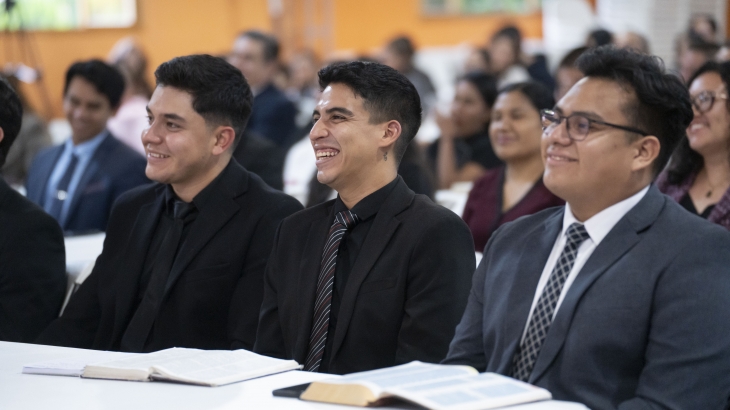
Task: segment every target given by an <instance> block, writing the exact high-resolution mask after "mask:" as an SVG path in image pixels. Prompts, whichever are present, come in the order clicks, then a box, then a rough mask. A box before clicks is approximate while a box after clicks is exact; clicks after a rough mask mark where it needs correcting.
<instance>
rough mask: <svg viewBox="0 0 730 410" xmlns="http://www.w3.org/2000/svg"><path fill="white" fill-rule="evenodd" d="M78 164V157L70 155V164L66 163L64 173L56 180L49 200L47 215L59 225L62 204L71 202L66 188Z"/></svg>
mask: <svg viewBox="0 0 730 410" xmlns="http://www.w3.org/2000/svg"><path fill="white" fill-rule="evenodd" d="M78 162H79V157H77V156H76V155H74V154H71V162H69V163H68V166H67V167H66V172H65V173H64V174H63V176H62V177H61V179H60V180H58V185H56V192H54V194H53V197H52V198H51V206H50V208H49V209H48V214H49V215H51V216H52V217H54V218H55V219H56V220H57V221H58V223H59V224H61V225H62V223H61V212H62V211H63V203H64V202H66V200H69V201H70V200H71V198H70V197H69V195H68V186H69V184H71V179H72V178H73V176H74V171H76V165H77V164H78Z"/></svg>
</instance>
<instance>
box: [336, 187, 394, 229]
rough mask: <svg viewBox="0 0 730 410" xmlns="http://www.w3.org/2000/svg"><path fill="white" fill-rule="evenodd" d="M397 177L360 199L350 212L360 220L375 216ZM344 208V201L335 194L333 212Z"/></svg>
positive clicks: (345, 208)
mask: <svg viewBox="0 0 730 410" xmlns="http://www.w3.org/2000/svg"><path fill="white" fill-rule="evenodd" d="M398 179H399V177H396V178H395V179H393V180H392V181H390V182H389V183H388V184H387V185H385V186H384V187H382V188H380V189H378V190H377V191H375V192H373V193H372V194H370V195H368V196H366V197H365V198H363V199H361V200H360V202H358V203H357V204H355V206H353V207H352V209H351V211H352V213H354V214H355V215H357V217H358V218H359V219H360V221H364V220H366V219H369V218H371V217H373V216H375V214H377V213H378V210H380V207H381V206H382V205H383V202H385V199H386V198H387V197H388V195H390V191H392V190H393V188H394V187H395V185H396V184H397V183H398ZM346 210H347V206H345V203H344V202H342V199H340V196H339V195H337V199H336V200H335V213H338V212H341V211H346Z"/></svg>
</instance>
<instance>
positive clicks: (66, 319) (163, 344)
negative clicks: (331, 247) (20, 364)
mask: <svg viewBox="0 0 730 410" xmlns="http://www.w3.org/2000/svg"><path fill="white" fill-rule="evenodd" d="M219 182H220V184H218V185H217V186H216V191H217V192H216V195H217V196H218V197H219V201H218V202H217V204H216V205H217V206H216V207H213V208H210V207H209V208H204V209H200V210H199V211H200V213H199V214H198V216H197V218H196V219H195V221H194V222H193V223H192V225H191V226H190V231H189V233H188V235H187V240H186V241H185V242H184V243H183V245H182V248H181V249H180V251H179V252H178V257H177V258H176V260H175V263H174V265H173V267H172V270H171V272H170V279H169V280H168V284H167V287H166V289H165V296H164V301H163V302H162V305H161V307H160V310H159V312H158V314H157V316H156V319H155V323H154V326H153V328H152V331H151V333H150V334H151V340H153V341H154V342H153V345H152V346H149V349H148V350H159V349H164V348H168V347H174V346H179V347H191V348H201V349H229V348H230V347H231V343H232V341H233V340H234V339H235V340H238V341H239V343H240V346H241V347H244V348H248V349H251V348H252V347H253V342H254V338H255V334H256V325H257V323H258V311H259V307H260V306H261V298H262V289H263V273H264V268H265V265H266V259H267V257H268V255H269V253H270V251H271V245H272V243H273V238H274V233H275V231H276V227H277V226H278V224H279V222H280V221H281V220H282V219H283V218H284V217H286V216H288V215H290V214H292V213H293V212H296V211H297V210H299V209H301V205H300V204H299V202H297V201H296V200H295V199H293V198H291V197H289V196H287V195H285V194H283V193H281V192H278V191H275V190H274V189H272V188H270V187H268V186H267V185H266V184H264V182H263V181H261V179H260V178H259V177H257V176H256V175H253V174H251V173H249V172H248V171H246V170H245V169H244V168H242V167H241V166H240V165H238V163H237V162H235V160H231V162H230V164H229V165H228V167H227V168H226V169H225V170H224V171H223V173H222V175H221V180H220V181H219ZM164 190H165V186H164V185H162V184H154V185H150V186H144V187H140V188H137V189H134V190H132V191H130V192H128V193H127V194H125V195H123V196H122V197H121V198H120V199H119V201H117V203H116V205H115V206H114V209H113V210H112V216H111V219H110V221H109V230H108V231H107V236H106V240H105V241H104V250H103V251H102V253H101V256H99V258H98V259H97V262H96V265H95V266H94V270H93V272H92V273H91V275H90V276H89V278H88V279H86V281H84V283H83V284H82V285H81V287H80V288H79V290H78V291H77V292H76V294H74V296H73V297H72V298H71V301H70V302H69V304H68V306H67V307H66V310H65V311H64V313H63V316H62V317H60V318H59V319H58V320H56V321H55V322H53V323H52V324H51V325H50V326H49V327H48V328H47V329H46V330H45V331H44V332H43V334H42V335H41V337H40V338H39V340H38V342H39V343H43V344H53V345H60V346H72V347H81V348H91V349H101V350H119V348H120V341H121V338H122V335H123V334H124V332H125V330H126V329H127V325H128V324H129V321H130V319H131V318H132V315H133V314H134V312H135V310H136V308H137V306H136V296H137V292H138V282H139V276H140V274H141V272H142V266H143V264H144V260H145V256H146V250H147V248H148V245H149V243H150V241H151V238H152V234H153V232H154V230H155V227H156V225H157V220H158V218H159V217H160V215H161V213H162V212H163V208H164V199H165V195H164Z"/></svg>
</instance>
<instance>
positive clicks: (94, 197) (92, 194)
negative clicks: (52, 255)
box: [25, 133, 150, 232]
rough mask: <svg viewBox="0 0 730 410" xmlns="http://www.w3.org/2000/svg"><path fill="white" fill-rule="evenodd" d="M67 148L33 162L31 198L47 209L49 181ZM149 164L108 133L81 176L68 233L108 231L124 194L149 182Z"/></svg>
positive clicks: (48, 152) (27, 186) (29, 186)
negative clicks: (113, 211)
mask: <svg viewBox="0 0 730 410" xmlns="http://www.w3.org/2000/svg"><path fill="white" fill-rule="evenodd" d="M63 149H64V145H63V144H61V145H56V146H54V147H51V148H48V149H46V150H43V151H41V152H40V153H38V155H37V156H36V157H35V159H34V160H33V165H31V167H30V170H28V179H27V181H26V183H25V189H26V190H27V195H28V199H30V200H31V201H33V202H35V203H36V204H38V205H40V206H41V207H43V201H44V200H45V199H44V196H45V191H46V185H47V184H48V179H49V178H50V177H51V173H52V172H53V168H55V166H56V162H57V161H58V158H59V157H60V156H61V154H62V153H63ZM146 166H147V161H145V159H144V157H142V156H141V155H139V153H137V152H135V151H134V150H132V149H131V148H129V147H127V146H126V145H124V143H122V142H119V140H117V139H116V138H114V137H113V136H112V135H111V134H109V133H107V135H106V137H105V138H104V141H102V143H101V144H99V147H98V148H97V149H96V151H95V152H94V155H93V156H92V158H91V161H89V164H88V165H87V166H86V169H85V170H84V174H83V175H82V176H81V180H80V181H79V185H78V187H77V188H76V191H75V193H74V196H73V197H72V198H71V199H70V201H71V204H70V205H69V213H68V217H67V218H66V222H65V223H64V225H63V226H61V228H62V229H63V230H64V232H74V231H75V232H84V231H105V230H106V225H107V221H108V220H109V212H110V211H111V209H112V204H113V203H114V201H115V200H116V199H117V198H118V197H119V196H120V195H121V194H123V193H124V192H126V191H128V190H130V189H131V188H134V187H136V186H139V185H142V184H146V183H149V182H150V181H149V179H147V177H146V176H145V167H146Z"/></svg>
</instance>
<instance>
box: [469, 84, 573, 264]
mask: <svg viewBox="0 0 730 410" xmlns="http://www.w3.org/2000/svg"><path fill="white" fill-rule="evenodd" d="M554 105H555V101H554V100H553V98H552V96H551V95H550V90H548V89H547V88H546V87H545V86H543V85H542V84H539V83H537V82H526V83H516V84H510V85H508V86H507V87H505V88H503V89H502V90H500V92H499V95H498V96H497V101H496V102H495V103H494V107H492V121H491V122H490V123H489V138H490V140H491V141H492V147H493V148H494V153H495V154H497V157H498V158H499V159H501V160H502V161H504V166H500V167H498V168H494V169H490V170H488V171H487V172H486V174H485V175H484V176H483V177H482V178H480V179H479V180H477V181H476V182H475V183H474V187H473V188H472V190H471V192H470V193H469V199H468V200H467V202H466V207H465V208H464V214H463V219H464V221H465V222H466V224H467V225H469V229H471V233H472V236H473V237H474V248H475V249H476V251H477V252H481V251H482V250H484V247H485V246H486V244H487V241H488V240H489V237H490V236H491V235H492V232H494V231H495V230H496V229H497V228H499V227H500V226H501V225H502V224H504V223H506V222H509V221H513V220H515V219H517V218H519V217H521V216H524V215H530V214H533V213H535V212H537V211H541V210H543V209H545V208H549V207H552V206H560V205H563V204H564V203H565V202H564V201H563V200H562V199H560V198H558V197H557V196H555V195H554V194H553V193H552V192H550V191H549V190H548V189H547V188H545V185H544V184H543V183H542V173H543V170H544V167H543V163H542V154H541V151H540V142H541V137H542V121H541V119H540V110H543V109H551V108H552V107H553V106H554Z"/></svg>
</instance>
